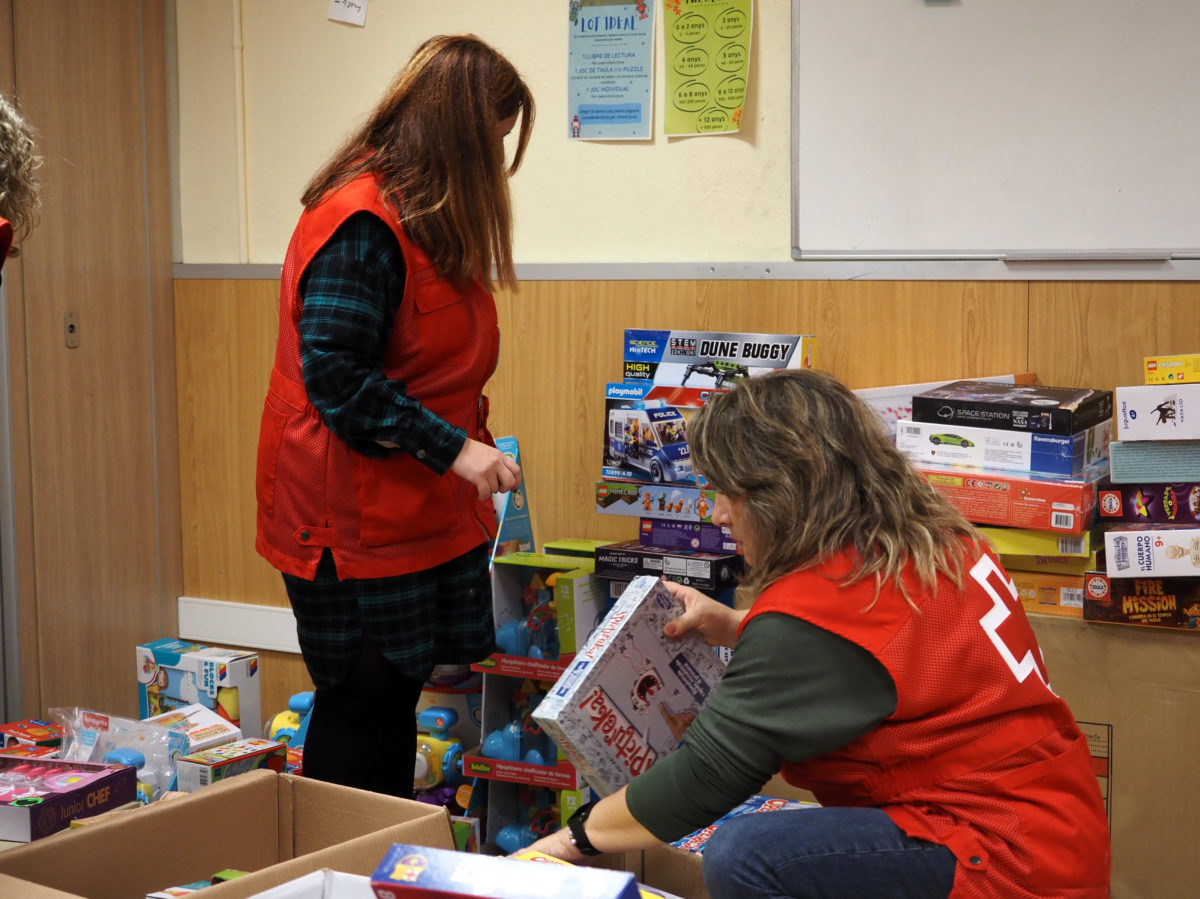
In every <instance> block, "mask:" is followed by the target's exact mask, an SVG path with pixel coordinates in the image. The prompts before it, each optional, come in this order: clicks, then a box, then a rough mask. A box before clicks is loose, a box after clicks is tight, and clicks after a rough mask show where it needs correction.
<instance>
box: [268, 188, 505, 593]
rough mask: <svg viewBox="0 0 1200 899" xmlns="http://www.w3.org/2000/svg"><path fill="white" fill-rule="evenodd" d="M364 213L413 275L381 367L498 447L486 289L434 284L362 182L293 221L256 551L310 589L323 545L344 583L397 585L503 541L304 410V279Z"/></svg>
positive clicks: (454, 499) (418, 476)
mask: <svg viewBox="0 0 1200 899" xmlns="http://www.w3.org/2000/svg"><path fill="white" fill-rule="evenodd" d="M362 210H365V211H368V212H371V213H373V214H374V215H376V216H378V217H379V218H380V219H382V220H383V221H384V222H386V223H387V225H388V226H389V227H390V228H391V229H392V231H393V233H394V234H395V235H396V239H397V240H398V241H399V242H400V249H401V251H402V252H403V254H404V264H405V267H406V268H407V278H406V280H405V285H404V299H403V301H402V302H401V304H400V310H399V311H398V312H397V314H396V320H395V324H394V327H393V329H392V337H391V342H390V344H389V345H388V346H387V348H386V349H385V351H384V358H383V370H384V372H385V373H386V374H387V376H388V377H389V378H394V379H396V380H399V381H401V382H402V383H403V384H404V385H405V386H406V389H407V392H408V395H409V396H411V397H413V398H414V399H416V400H419V401H420V402H421V404H422V405H423V406H425V408H427V409H429V410H430V411H432V412H434V413H436V414H437V415H439V416H441V417H442V418H444V419H445V420H446V421H448V422H449V423H450V424H452V425H456V426H458V427H460V428H463V429H464V430H466V432H467V434H468V436H470V437H472V438H474V439H476V440H480V441H483V442H485V443H489V444H493V445H494V441H493V440H492V436H491V434H490V433H489V432H488V430H487V398H486V397H485V396H483V393H482V391H483V387H484V384H486V383H487V380H488V378H490V377H491V375H492V372H493V371H494V370H495V367H496V359H497V357H498V354H499V331H498V329H497V319H496V305H495V302H494V300H493V298H492V295H491V294H490V293H489V292H488V291H487V290H485V289H484V287H483V286H482V285H481V284H479V283H474V284H472V285H470V286H469V287H468V288H466V289H462V290H460V289H458V288H456V287H454V286H453V285H451V284H450V283H448V282H447V281H445V280H443V279H442V278H440V277H439V276H438V274H437V273H436V271H435V270H434V268H433V264H432V262H430V260H429V257H428V256H427V255H426V254H425V253H424V252H423V251H422V250H421V249H420V248H419V247H417V246H416V245H415V244H414V243H413V242H412V241H411V240H409V238H408V236H407V235H406V234H405V232H404V228H403V227H402V226H401V224H400V222H399V220H398V219H397V217H396V215H395V212H394V211H393V210H392V209H391V207H390V206H388V205H387V203H386V202H385V201H384V199H383V198H382V197H381V196H380V193H379V190H378V188H377V186H376V182H375V179H374V177H373V176H371V175H363V176H361V177H359V178H357V179H356V180H354V181H352V182H350V183H349V184H347V185H345V186H344V187H341V188H339V189H337V190H336V191H334V192H332V193H331V194H330V195H329V196H328V197H326V198H325V199H324V200H322V201H321V203H320V205H318V206H317V207H316V208H315V209H312V210H306V211H305V212H304V213H303V214H302V215H301V216H300V221H299V223H298V224H297V225H296V230H295V232H294V233H293V235H292V241H291V244H290V245H289V247H288V251H287V256H286V258H285V260H284V264H283V276H282V282H281V285H280V296H279V339H278V343H277V344H276V350H275V366H274V368H273V370H272V371H271V381H270V386H269V388H268V391H267V398H266V402H265V404H264V407H263V414H262V426H261V429H260V432H259V443H258V468H257V478H256V482H257V483H256V487H257V494H258V536H257V539H256V540H255V548H256V549H257V550H258V552H259V554H260V555H262V556H263V557H264V558H265V559H266V560H267V561H268V562H270V563H271V564H272V565H273V566H275V568H277V569H279V570H280V571H283V572H285V573H288V574H293V575H297V576H299V577H303V578H308V579H311V578H312V577H313V576H314V575H315V573H316V569H317V562H318V561H319V559H320V556H321V552H322V550H323V549H324V548H325V547H329V548H330V549H331V551H332V552H333V557H334V561H335V562H336V563H337V570H338V576H339V577H342V578H351V577H353V578H376V577H390V576H393V575H398V574H408V573H411V572H414V571H421V570H424V569H426V568H430V567H432V566H435V565H440V564H442V563H443V562H447V561H449V560H451V559H453V558H455V557H457V556H460V555H462V554H463V553H465V552H467V551H469V550H470V549H472V548H474V547H476V546H478V545H479V544H480V543H483V542H485V541H486V540H489V539H491V538H493V537H494V536H495V533H496V519H495V513H494V510H493V506H492V502H491V500H490V499H488V500H486V501H484V502H480V501H479V500H478V498H477V494H476V491H475V488H474V487H473V486H472V485H471V484H469V483H467V482H466V481H464V480H462V479H461V478H459V477H457V476H456V475H454V474H452V473H450V472H446V473H445V474H444V475H441V476H438V475H436V474H435V473H434V472H433V471H432V470H431V469H429V468H428V467H427V466H426V465H425V464H424V463H422V462H420V461H419V460H418V459H416V458H414V457H413V456H411V455H408V454H407V453H399V454H396V455H393V456H391V457H389V458H387V459H372V458H368V457H367V456H364V455H362V454H361V453H356V452H354V451H353V450H351V449H350V448H349V447H348V446H347V445H346V444H345V443H344V442H343V441H342V440H340V439H339V438H338V437H336V436H335V435H334V434H333V432H331V431H330V430H329V429H328V428H327V427H326V426H325V425H324V423H323V422H322V421H321V417H320V415H319V414H318V413H317V410H316V409H315V408H313V406H312V404H311V403H310V402H309V401H308V395H307V393H306V392H305V389H304V380H303V376H302V374H301V367H300V337H299V323H300V310H301V308H302V306H303V300H302V299H301V297H300V294H299V289H298V288H299V284H300V277H301V275H302V274H303V273H304V270H305V268H306V267H307V266H308V264H309V263H310V262H311V261H312V258H313V256H315V255H316V253H317V251H318V250H319V249H320V248H321V247H322V246H324V245H325V243H326V242H327V241H328V240H329V238H330V237H332V236H333V233H334V232H335V231H336V230H337V228H338V226H339V225H341V224H342V222H344V221H345V220H346V219H347V218H349V217H350V216H351V215H353V214H354V213H355V212H359V211H362Z"/></svg>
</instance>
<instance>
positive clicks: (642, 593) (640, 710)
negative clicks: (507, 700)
mask: <svg viewBox="0 0 1200 899" xmlns="http://www.w3.org/2000/svg"><path fill="white" fill-rule="evenodd" d="M682 611H683V608H682V606H680V605H679V604H678V603H677V602H676V601H675V599H674V598H673V597H672V596H671V594H670V593H668V592H667V589H666V587H665V586H663V583H662V581H661V579H659V578H655V577H638V578H634V580H633V581H631V582H630V584H629V586H628V587H627V588H626V589H625V592H624V593H622V594H621V598H620V599H619V600H617V602H616V604H615V605H614V606H613V608H612V610H611V611H610V612H609V613H608V615H607V616H606V617H605V619H604V621H603V622H602V623H601V625H600V627H599V629H598V630H597V631H596V632H595V633H594V634H593V635H592V636H591V637H590V638H589V639H588V641H587V643H586V644H584V646H583V648H582V649H580V650H579V652H578V653H577V654H576V656H575V660H574V662H572V664H571V665H570V666H569V667H568V668H567V669H566V670H565V671H564V672H563V673H562V675H561V676H560V677H559V679H558V680H557V681H556V682H555V683H554V685H553V686H552V687H551V688H550V691H549V692H548V693H547V694H546V696H545V697H544V698H543V699H542V700H541V702H540V703H539V704H538V706H537V708H536V709H535V710H534V712H533V717H534V720H536V721H537V722H538V723H539V724H540V725H541V726H542V729H543V730H544V731H545V732H546V733H547V734H549V735H550V737H551V738H552V739H553V740H554V741H555V742H556V743H557V744H558V745H559V746H560V747H561V748H562V750H563V752H565V753H566V755H567V757H568V758H569V759H570V760H571V761H572V762H573V763H574V765H575V767H576V768H577V769H578V770H579V771H580V773H581V774H582V775H583V777H584V780H585V781H586V782H587V784H588V785H589V786H590V787H591V788H592V789H593V790H595V791H596V792H597V793H600V794H602V795H607V794H609V793H612V792H613V791H614V790H617V789H619V788H620V787H621V786H622V785H624V784H626V783H628V782H629V780H630V779H631V778H632V777H634V776H636V775H637V774H639V773H641V772H642V771H644V770H646V769H647V768H649V767H650V766H651V765H653V764H654V763H655V762H656V761H658V759H660V758H662V757H663V756H664V755H666V754H667V753H669V752H671V751H672V750H674V749H675V748H676V747H677V746H678V745H679V744H680V742H681V741H682V739H683V734H684V731H685V730H686V729H687V726H688V724H690V723H691V722H692V721H693V720H694V719H695V717H696V715H697V714H699V712H700V710H701V708H703V707H704V705H705V703H706V702H707V701H708V698H709V696H711V695H712V691H713V690H714V689H716V686H717V684H718V683H719V682H720V680H721V675H722V674H723V673H724V670H725V666H724V663H723V662H722V661H721V660H720V658H718V656H717V653H716V652H714V651H713V648H712V647H711V646H709V645H708V644H706V643H705V642H704V640H703V638H702V637H700V635H699V634H697V633H691V634H688V635H686V636H684V637H683V638H680V639H678V640H669V639H667V638H666V637H665V636H664V635H663V626H664V625H666V623H667V622H668V621H670V620H671V619H673V618H675V617H676V616H678V615H679V614H680V613H681V612H682Z"/></svg>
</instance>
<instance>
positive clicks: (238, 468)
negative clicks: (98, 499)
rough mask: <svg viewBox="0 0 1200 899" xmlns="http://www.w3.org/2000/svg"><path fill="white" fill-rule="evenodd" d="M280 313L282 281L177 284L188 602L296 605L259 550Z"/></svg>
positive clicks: (180, 431) (182, 282) (176, 315)
mask: <svg viewBox="0 0 1200 899" xmlns="http://www.w3.org/2000/svg"><path fill="white" fill-rule="evenodd" d="M278 305H279V282H278V281H257V280H256V281H201V280H195V281H193V280H184V281H176V282H175V334H176V337H175V340H176V345H177V346H178V348H179V349H178V353H177V357H176V367H177V372H178V375H177V376H178V380H179V388H178V392H179V409H180V414H179V457H180V469H181V471H182V475H181V479H180V492H181V497H182V499H181V514H182V530H183V591H184V594H185V595H187V596H199V597H204V598H208V599H224V600H232V601H234V602H249V603H255V604H259V605H280V606H286V605H287V604H288V603H287V596H286V594H285V593H284V589H283V583H282V581H281V579H280V577H279V573H278V572H277V571H275V569H274V568H272V567H271V566H270V565H268V564H267V562H266V561H264V560H263V559H262V558H261V557H260V556H259V555H258V554H257V553H256V552H255V551H254V535H255V497H254V465H255V457H256V451H257V447H258V428H259V419H260V416H261V415H262V404H263V398H264V397H265V396H266V392H267V381H268V379H269V377H270V373H271V365H272V363H273V362H274V359H275V335H276V330H277V328H278Z"/></svg>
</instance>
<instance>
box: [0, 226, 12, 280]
mask: <svg viewBox="0 0 1200 899" xmlns="http://www.w3.org/2000/svg"><path fill="white" fill-rule="evenodd" d="M12 239H13V226H12V223H11V222H9V220H8V219H6V218H3V217H0V268H4V263H5V262H7V261H8V251H9V249H10V248H11V247H12Z"/></svg>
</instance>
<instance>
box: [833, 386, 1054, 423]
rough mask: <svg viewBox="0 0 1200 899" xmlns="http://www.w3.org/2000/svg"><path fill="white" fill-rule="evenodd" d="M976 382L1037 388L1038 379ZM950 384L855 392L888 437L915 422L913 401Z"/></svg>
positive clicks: (870, 388) (861, 389)
mask: <svg viewBox="0 0 1200 899" xmlns="http://www.w3.org/2000/svg"><path fill="white" fill-rule="evenodd" d="M975 380H976V381H989V382H992V383H995V384H1034V383H1035V382H1036V381H1037V378H1036V377H1035V376H1034V373H1033V372H1021V373H1019V374H1011V375H994V376H992V377H987V378H975ZM950 383H952V382H951V381H926V382H924V383H921V384H894V385H890V386H886V387H860V388H858V389H857V390H855V391H854V394H855V396H857V397H858V398H859V399H860V400H862V401H863V402H864V403H866V404H867V405H868V406H870V407H871V408H872V409H874V410H875V412H876V413H877V414H878V415H879V417H880V419H881V420H882V421H883V424H884V427H886V428H887V430H888V433H889V434H895V433H896V425H897V423H898V422H901V421H907V420H911V419H912V404H913V397H914V396H916V395H917V394H918V393H925V392H926V391H928V390H932V389H933V388H935V387H942V386H944V385H946V384H950Z"/></svg>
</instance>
